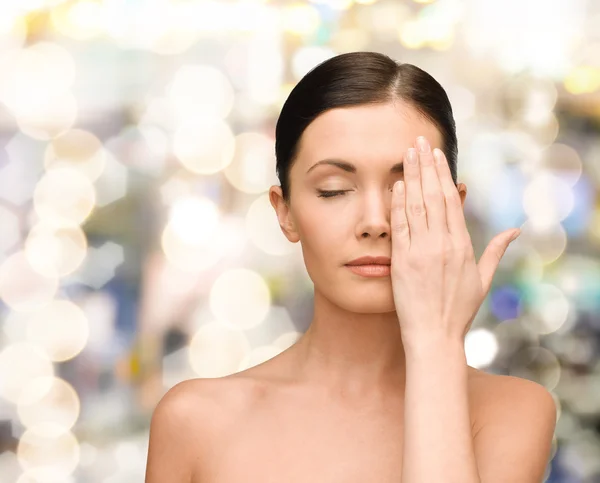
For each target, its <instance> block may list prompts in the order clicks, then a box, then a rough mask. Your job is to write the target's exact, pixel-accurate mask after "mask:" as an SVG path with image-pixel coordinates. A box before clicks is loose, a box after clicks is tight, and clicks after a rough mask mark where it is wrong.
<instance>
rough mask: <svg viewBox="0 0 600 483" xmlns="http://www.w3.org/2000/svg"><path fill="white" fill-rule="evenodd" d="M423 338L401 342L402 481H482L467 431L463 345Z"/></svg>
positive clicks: (465, 374) (469, 430) (406, 482)
mask: <svg viewBox="0 0 600 483" xmlns="http://www.w3.org/2000/svg"><path fill="white" fill-rule="evenodd" d="M421 340H422V341H423V342H419V343H418V344H405V353H406V393H405V409H404V450H403V458H402V462H403V463H402V483H430V482H431V483H437V482H441V481H443V482H447V483H484V481H483V480H480V478H479V474H478V471H477V463H476V460H475V452H474V447H473V438H472V435H471V421H470V416H469V400H468V387H467V370H468V366H467V362H466V356H465V352H464V348H463V347H462V346H461V344H459V343H454V342H450V341H447V340H442V339H441V338H437V339H436V338H432V339H429V340H427V339H421ZM499 463H500V464H502V462H499ZM498 481H500V480H498ZM502 481H509V480H502ZM510 481H511V482H512V483H516V482H513V480H510ZM485 483H487V482H485Z"/></svg>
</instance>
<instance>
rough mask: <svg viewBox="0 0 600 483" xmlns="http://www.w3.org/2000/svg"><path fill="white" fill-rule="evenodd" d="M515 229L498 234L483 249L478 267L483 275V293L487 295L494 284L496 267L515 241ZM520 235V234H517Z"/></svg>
mask: <svg viewBox="0 0 600 483" xmlns="http://www.w3.org/2000/svg"><path fill="white" fill-rule="evenodd" d="M514 235H515V230H514V229H511V230H507V231H503V232H502V233H500V234H498V235H496V236H495V237H494V238H492V240H491V241H490V243H489V245H488V246H487V247H486V249H485V250H484V251H483V254H482V255H481V258H480V259H479V263H478V264H477V268H478V270H479V275H480V276H481V285H482V287H483V293H484V295H486V296H487V294H488V292H489V290H490V287H491V286H492V279H493V278H494V274H495V273H496V269H497V268H498V265H499V263H500V260H501V259H502V257H503V256H504V253H505V252H506V249H507V248H508V245H509V244H510V243H511V242H512V241H514V239H515V237H514ZM517 236H518V235H517Z"/></svg>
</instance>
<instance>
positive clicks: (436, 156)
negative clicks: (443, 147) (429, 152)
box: [433, 148, 442, 164]
mask: <svg viewBox="0 0 600 483" xmlns="http://www.w3.org/2000/svg"><path fill="white" fill-rule="evenodd" d="M433 157H434V159H435V164H442V151H440V150H439V149H438V148H435V149H434V150H433Z"/></svg>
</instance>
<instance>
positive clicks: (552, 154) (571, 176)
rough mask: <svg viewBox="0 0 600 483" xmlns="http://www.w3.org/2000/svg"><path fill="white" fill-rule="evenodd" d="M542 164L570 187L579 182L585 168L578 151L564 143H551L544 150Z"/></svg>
mask: <svg viewBox="0 0 600 483" xmlns="http://www.w3.org/2000/svg"><path fill="white" fill-rule="evenodd" d="M542 165H543V167H544V169H545V170H547V171H551V172H552V174H553V175H554V176H556V177H557V178H558V179H560V180H562V181H563V182H565V183H566V184H567V185H568V186H570V187H573V186H574V185H575V184H576V183H577V181H578V180H579V178H580V177H581V172H582V169H583V166H582V162H581V158H580V157H579V154H578V153H577V151H575V149H574V148H572V147H571V146H568V145H566V144H562V143H554V144H551V145H550V146H548V147H547V148H546V149H545V150H544V151H542Z"/></svg>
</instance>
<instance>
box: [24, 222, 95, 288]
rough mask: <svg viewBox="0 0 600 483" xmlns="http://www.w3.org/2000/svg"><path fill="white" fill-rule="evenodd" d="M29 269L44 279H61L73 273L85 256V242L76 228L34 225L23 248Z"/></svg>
mask: <svg viewBox="0 0 600 483" xmlns="http://www.w3.org/2000/svg"><path fill="white" fill-rule="evenodd" d="M24 252H25V256H26V257H27V260H28V262H29V264H30V265H31V267H32V268H33V269H34V270H35V271H37V272H39V273H40V274H41V275H44V276H46V277H64V276H65V275H68V274H70V273H72V272H74V271H75V270H77V269H78V268H79V267H80V266H81V263H82V262H83V260H84V259H85V256H86V254H87V238H86V237H85V234H84V233H83V230H82V229H81V227H80V226H79V225H71V226H67V225H62V226H55V225H53V224H50V223H47V222H46V223H44V222H41V223H38V224H37V225H34V226H33V228H32V229H31V230H30V232H29V235H28V236H27V239H26V240H25V247H24Z"/></svg>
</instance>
